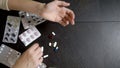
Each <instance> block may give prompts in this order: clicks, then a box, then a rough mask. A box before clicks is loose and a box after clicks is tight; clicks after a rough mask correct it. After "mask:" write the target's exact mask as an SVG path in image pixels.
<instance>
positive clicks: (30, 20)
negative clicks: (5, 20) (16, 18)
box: [19, 11, 46, 29]
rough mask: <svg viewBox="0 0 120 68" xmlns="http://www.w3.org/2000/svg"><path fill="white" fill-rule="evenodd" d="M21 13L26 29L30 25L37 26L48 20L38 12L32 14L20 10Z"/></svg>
mask: <svg viewBox="0 0 120 68" xmlns="http://www.w3.org/2000/svg"><path fill="white" fill-rule="evenodd" d="M19 15H20V17H21V20H22V24H23V27H24V29H28V28H29V27H30V26H36V25H39V24H41V23H43V22H45V21H46V20H45V19H44V18H42V17H40V16H38V15H36V14H32V13H28V12H24V11H20V12H19Z"/></svg>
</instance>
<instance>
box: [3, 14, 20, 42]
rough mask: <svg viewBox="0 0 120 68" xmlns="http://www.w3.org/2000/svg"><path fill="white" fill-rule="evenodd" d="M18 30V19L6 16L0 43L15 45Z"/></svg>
mask: <svg viewBox="0 0 120 68" xmlns="http://www.w3.org/2000/svg"><path fill="white" fill-rule="evenodd" d="M19 28H20V18H19V17H14V16H8V17H7V21H6V26H5V32H4V36H3V40H2V41H3V42H6V43H16V42H17V39H18V33H19Z"/></svg>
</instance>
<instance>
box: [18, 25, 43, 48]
mask: <svg viewBox="0 0 120 68" xmlns="http://www.w3.org/2000/svg"><path fill="white" fill-rule="evenodd" d="M40 36H41V33H40V32H39V31H38V30H37V28H36V27H35V26H31V27H30V28H29V29H28V30H26V31H25V32H23V33H22V34H20V35H19V38H20V40H21V41H22V42H23V43H24V45H25V46H28V45H29V44H30V43H32V42H33V41H34V40H36V39H37V38H39V37H40Z"/></svg>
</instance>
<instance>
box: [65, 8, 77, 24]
mask: <svg viewBox="0 0 120 68" xmlns="http://www.w3.org/2000/svg"><path fill="white" fill-rule="evenodd" d="M66 15H67V19H68V20H69V22H70V23H71V24H72V25H74V24H75V22H74V19H75V14H74V12H73V11H72V10H70V9H67V8H66Z"/></svg>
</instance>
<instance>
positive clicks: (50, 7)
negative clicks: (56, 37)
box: [44, 1, 74, 25]
mask: <svg viewBox="0 0 120 68" xmlns="http://www.w3.org/2000/svg"><path fill="white" fill-rule="evenodd" d="M59 2H60V1H53V2H50V3H48V4H47V5H46V7H45V9H44V18H46V19H47V20H50V21H53V22H58V23H60V24H62V25H66V23H67V21H68V22H73V21H72V20H73V19H74V13H73V12H72V11H71V10H70V9H68V8H66V7H65V6H69V4H68V3H67V4H66V3H62V4H60V3H59ZM69 13H70V14H69Z"/></svg>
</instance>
